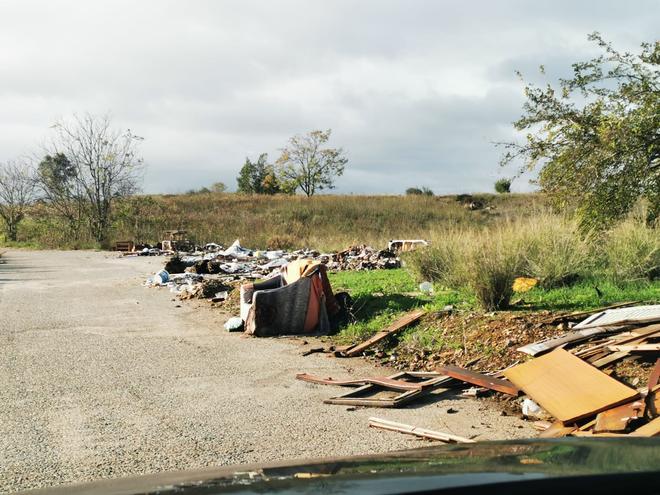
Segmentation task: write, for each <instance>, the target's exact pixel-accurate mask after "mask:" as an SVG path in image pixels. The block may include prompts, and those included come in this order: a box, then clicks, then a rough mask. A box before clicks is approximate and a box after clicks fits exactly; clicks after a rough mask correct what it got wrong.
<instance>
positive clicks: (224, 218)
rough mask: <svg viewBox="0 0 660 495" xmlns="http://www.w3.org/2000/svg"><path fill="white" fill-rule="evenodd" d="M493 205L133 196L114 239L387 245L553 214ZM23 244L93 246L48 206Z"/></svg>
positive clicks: (34, 217) (512, 199)
mask: <svg viewBox="0 0 660 495" xmlns="http://www.w3.org/2000/svg"><path fill="white" fill-rule="evenodd" d="M474 199H477V200H479V201H482V202H483V203H484V205H486V206H487V207H488V208H487V209H486V208H484V209H480V210H477V211H470V210H469V209H467V208H466V207H465V206H464V204H463V203H462V202H461V201H458V200H457V197H456V196H434V197H428V196H354V195H346V196H339V195H322V196H314V197H311V198H307V197H302V196H284V195H279V196H259V195H255V196H248V195H240V194H229V193H205V194H181V195H153V196H134V197H132V198H129V199H127V200H124V201H122V202H121V203H117V204H116V206H115V209H114V221H113V229H112V235H111V240H126V239H131V240H134V241H136V242H138V243H150V244H155V243H156V242H158V241H160V240H161V236H162V232H163V231H164V230H169V229H183V230H187V231H188V233H189V236H190V238H191V239H192V240H194V241H195V242H197V243H199V244H204V243H207V242H217V243H220V244H224V245H229V244H231V243H232V242H233V241H234V239H240V240H241V243H242V244H243V245H245V246H248V247H251V248H254V249H264V248H294V249H298V248H301V247H309V248H314V249H320V250H337V249H343V248H345V247H347V246H348V245H351V244H370V245H372V246H374V247H384V246H385V245H386V244H387V241H388V240H390V239H396V238H430V237H434V236H437V235H440V234H441V233H442V232H443V231H445V230H447V229H451V228H455V227H470V226H484V225H490V224H494V223H497V222H499V221H502V220H506V219H512V218H522V217H529V216H533V215H535V214H538V213H539V212H541V211H547V207H546V206H545V199H544V197H543V196H541V195H539V194H510V195H491V194H485V195H484V194H482V195H475V196H474ZM19 241H20V242H19V245H23V246H29V247H43V248H76V247H77V248H90V247H95V246H94V243H93V241H92V240H91V239H88V238H84V237H83V238H79V239H77V240H76V239H72V238H71V236H70V235H69V234H67V231H66V228H65V226H64V225H63V224H62V222H61V221H59V220H58V219H57V218H56V217H55V216H54V215H53V214H52V212H51V211H49V209H48V208H47V207H45V206H44V205H36V206H35V207H34V208H32V210H31V211H30V214H29V215H28V217H27V218H26V220H24V221H23V222H22V223H21V225H20V227H19Z"/></svg>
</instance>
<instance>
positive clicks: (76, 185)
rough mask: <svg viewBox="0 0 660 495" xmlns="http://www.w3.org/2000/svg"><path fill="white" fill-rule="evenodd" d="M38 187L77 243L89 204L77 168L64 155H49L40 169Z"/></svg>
mask: <svg viewBox="0 0 660 495" xmlns="http://www.w3.org/2000/svg"><path fill="white" fill-rule="evenodd" d="M37 183H38V185H39V189H40V190H41V192H42V195H43V198H44V199H45V200H46V201H47V202H48V203H49V204H50V205H51V206H52V207H53V208H54V209H55V211H56V212H57V213H58V214H59V215H60V216H61V217H62V218H64V220H65V221H66V222H67V224H68V226H69V230H70V231H71V234H72V235H73V237H74V238H76V239H78V237H79V235H80V231H81V228H82V227H83V223H84V220H85V216H86V201H85V197H84V196H83V190H82V187H81V184H80V182H79V181H78V180H77V174H76V168H75V167H74V165H73V164H72V163H71V161H70V160H69V159H68V158H67V157H66V155H65V154H64V153H55V154H53V155H48V154H47V155H46V156H44V158H43V159H42V160H41V162H39V166H38V167H37Z"/></svg>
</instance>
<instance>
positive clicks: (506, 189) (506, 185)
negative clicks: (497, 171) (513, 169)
mask: <svg viewBox="0 0 660 495" xmlns="http://www.w3.org/2000/svg"><path fill="white" fill-rule="evenodd" d="M495 191H496V192H498V193H500V194H506V193H510V192H511V179H498V180H497V181H495Z"/></svg>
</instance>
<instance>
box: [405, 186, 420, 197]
mask: <svg viewBox="0 0 660 495" xmlns="http://www.w3.org/2000/svg"><path fill="white" fill-rule="evenodd" d="M406 194H407V195H408V196H421V195H422V194H423V192H422V190H421V189H420V188H419V187H409V188H408V189H406Z"/></svg>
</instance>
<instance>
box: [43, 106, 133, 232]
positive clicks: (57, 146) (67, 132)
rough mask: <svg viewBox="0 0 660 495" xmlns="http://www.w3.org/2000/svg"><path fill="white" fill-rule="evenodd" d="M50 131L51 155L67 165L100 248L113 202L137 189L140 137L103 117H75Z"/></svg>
mask: <svg viewBox="0 0 660 495" xmlns="http://www.w3.org/2000/svg"><path fill="white" fill-rule="evenodd" d="M53 128H54V130H55V137H54V139H53V141H52V145H51V150H52V152H53V155H55V154H58V153H59V154H61V155H63V156H64V157H66V160H67V161H68V163H69V164H70V166H71V173H72V178H73V179H72V180H73V181H74V182H75V184H76V187H77V188H78V190H79V192H80V194H81V195H82V197H83V198H84V200H85V203H86V208H87V217H88V220H89V226H90V231H91V234H92V235H93V237H94V238H95V239H96V241H97V242H99V243H101V244H102V245H104V244H106V243H107V240H108V235H109V230H110V222H111V213H112V204H113V201H114V200H115V199H116V198H120V197H124V196H128V195H131V194H133V193H135V192H137V191H138V190H139V185H140V182H141V180H142V171H143V166H144V165H143V160H142V158H141V157H140V156H138V154H137V145H138V143H139V142H140V141H142V138H141V137H139V136H136V135H135V134H133V133H132V132H131V130H130V129H128V130H126V131H120V130H116V129H113V128H112V125H111V121H110V118H109V117H108V116H107V115H106V116H100V117H99V116H94V115H90V114H87V115H85V116H84V117H77V116H76V117H74V118H73V119H72V120H70V121H61V122H58V123H56V124H55V125H54V126H53Z"/></svg>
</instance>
